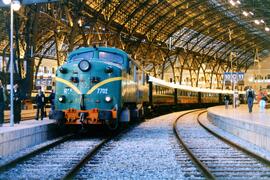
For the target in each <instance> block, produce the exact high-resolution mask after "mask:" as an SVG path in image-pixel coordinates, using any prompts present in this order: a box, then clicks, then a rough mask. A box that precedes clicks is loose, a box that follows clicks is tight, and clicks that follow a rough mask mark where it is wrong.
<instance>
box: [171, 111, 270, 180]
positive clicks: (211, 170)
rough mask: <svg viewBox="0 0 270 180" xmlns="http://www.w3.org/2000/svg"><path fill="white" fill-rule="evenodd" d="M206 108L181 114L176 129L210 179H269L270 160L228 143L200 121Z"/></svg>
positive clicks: (175, 123)
mask: <svg viewBox="0 0 270 180" xmlns="http://www.w3.org/2000/svg"><path fill="white" fill-rule="evenodd" d="M201 112H202V111H197V112H192V113H191V112H189V113H185V114H183V115H181V116H180V117H179V118H178V119H177V120H176V121H175V122H174V132H175V135H176V136H177V138H178V140H179V142H180V143H181V144H182V145H183V147H184V149H186V151H187V152H188V154H189V155H190V157H191V159H192V160H193V162H194V163H195V164H197V166H198V167H199V169H201V171H202V172H203V173H204V174H205V177H206V178H207V179H230V180H231V179H245V180H246V179H269V178H270V165H269V163H267V162H265V161H263V160H261V159H257V158H256V157H254V156H252V155H251V154H249V153H246V152H244V151H242V150H240V149H239V148H237V147H236V146H234V145H233V144H229V143H228V142H224V141H223V140H221V139H219V138H217V137H216V135H213V134H212V133H210V132H209V131H207V130H206V129H204V127H202V126H201V125H200V124H199V121H198V117H199V115H200V113H201Z"/></svg>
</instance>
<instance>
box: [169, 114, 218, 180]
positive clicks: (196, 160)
mask: <svg viewBox="0 0 270 180" xmlns="http://www.w3.org/2000/svg"><path fill="white" fill-rule="evenodd" d="M196 111H200V110H193V111H189V112H186V113H184V114H181V115H180V116H179V117H178V118H177V119H176V120H175V121H174V123H173V132H174V134H175V136H176V139H177V140H178V142H179V143H180V144H181V145H182V146H183V148H184V149H185V151H186V152H187V153H188V155H189V156H190V158H191V160H192V161H193V162H194V164H195V165H197V167H198V168H199V169H200V170H201V171H202V173H203V174H204V175H205V177H206V178H207V179H215V176H214V175H213V174H212V173H211V171H210V170H209V169H208V168H207V167H206V165H204V164H203V163H202V162H201V161H200V160H199V158H197V157H196V156H195V155H194V153H193V152H192V151H191V150H190V149H189V148H188V146H187V145H186V143H184V141H183V139H182V138H181V136H180V134H179V132H178V130H177V122H178V120H179V119H180V118H181V117H183V116H185V115H187V114H190V113H193V112H196Z"/></svg>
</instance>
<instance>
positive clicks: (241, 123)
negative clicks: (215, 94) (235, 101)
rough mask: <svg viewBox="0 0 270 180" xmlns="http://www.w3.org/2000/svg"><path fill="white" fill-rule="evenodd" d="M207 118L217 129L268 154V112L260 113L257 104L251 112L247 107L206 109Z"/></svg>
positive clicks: (269, 135) (269, 118) (269, 147)
mask: <svg viewBox="0 0 270 180" xmlns="http://www.w3.org/2000/svg"><path fill="white" fill-rule="evenodd" d="M207 118H208V119H209V120H210V121H211V122H212V123H213V124H214V125H215V126H217V127H219V128H221V129H223V130H225V131H227V132H229V133H231V134H233V135H236V136H238V137H240V138H242V139H244V140H246V141H248V142H250V143H252V144H255V145H257V146H259V147H261V148H264V149H265V150H267V151H269V152H270V134H269V132H270V110H269V109H265V110H264V111H263V112H261V111H260V109H259V107H258V105H257V104H255V105H254V107H253V112H252V113H249V112H248V107H247V105H241V106H240V107H238V108H236V109H233V108H232V107H231V106H230V107H229V109H225V106H216V107H212V108H208V109H207Z"/></svg>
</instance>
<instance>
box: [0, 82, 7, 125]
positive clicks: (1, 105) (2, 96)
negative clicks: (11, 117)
mask: <svg viewBox="0 0 270 180" xmlns="http://www.w3.org/2000/svg"><path fill="white" fill-rule="evenodd" d="M6 100H7V98H6V91H5V88H4V86H3V85H2V81H1V80H0V127H2V126H3V123H4V110H5V102H6Z"/></svg>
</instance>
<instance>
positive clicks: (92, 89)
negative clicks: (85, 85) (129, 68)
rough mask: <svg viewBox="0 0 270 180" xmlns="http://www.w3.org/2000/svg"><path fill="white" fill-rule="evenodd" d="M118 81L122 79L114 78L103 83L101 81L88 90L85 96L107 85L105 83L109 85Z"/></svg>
mask: <svg viewBox="0 0 270 180" xmlns="http://www.w3.org/2000/svg"><path fill="white" fill-rule="evenodd" d="M120 80H122V77H114V78H110V79H106V80H105V81H102V82H100V83H98V84H96V85H95V86H93V87H92V88H91V89H89V91H88V92H87V93H86V94H91V93H92V92H94V91H95V90H96V89H97V88H99V87H100V86H103V85H104V84H107V83H110V82H113V81H120Z"/></svg>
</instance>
